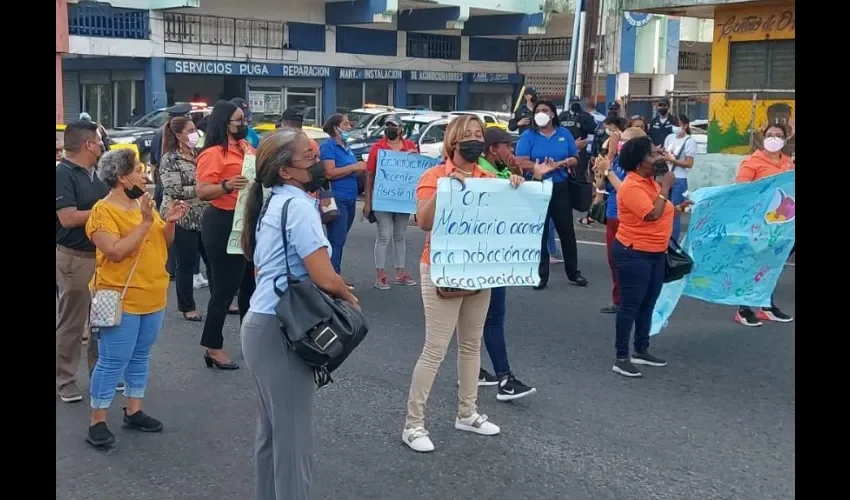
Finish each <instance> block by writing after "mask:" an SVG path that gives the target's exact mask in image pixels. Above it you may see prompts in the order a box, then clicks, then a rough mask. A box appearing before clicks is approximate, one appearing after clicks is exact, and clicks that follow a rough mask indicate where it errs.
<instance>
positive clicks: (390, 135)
mask: <svg viewBox="0 0 850 500" xmlns="http://www.w3.org/2000/svg"><path fill="white" fill-rule="evenodd" d="M384 135H386V136H387V139H389V140H391V141H394V140H396V139H398V129H395V128H388V129H387V130H386V132H384Z"/></svg>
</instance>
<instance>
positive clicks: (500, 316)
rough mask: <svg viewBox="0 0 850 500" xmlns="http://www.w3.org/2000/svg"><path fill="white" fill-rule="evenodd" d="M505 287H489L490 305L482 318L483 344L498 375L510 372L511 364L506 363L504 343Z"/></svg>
mask: <svg viewBox="0 0 850 500" xmlns="http://www.w3.org/2000/svg"><path fill="white" fill-rule="evenodd" d="M506 296H507V289H506V288H505V287H499V288H491V289H490V307H489V308H488V309H487V318H486V319H485V320H484V345H485V346H486V347H487V354H489V355H490V362H491V363H493V371H494V372H496V375H498V376H499V377H502V376H505V375H508V374H510V373H511V365H510V364H509V363H508V346H507V345H506V344H505V298H506Z"/></svg>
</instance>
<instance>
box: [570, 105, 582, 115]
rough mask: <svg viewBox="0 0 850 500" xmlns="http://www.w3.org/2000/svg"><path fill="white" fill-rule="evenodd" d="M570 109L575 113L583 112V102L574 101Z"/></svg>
mask: <svg viewBox="0 0 850 500" xmlns="http://www.w3.org/2000/svg"><path fill="white" fill-rule="evenodd" d="M570 111H572V112H573V113H574V114H580V113H581V104H579V103H573V104H572V105H570Z"/></svg>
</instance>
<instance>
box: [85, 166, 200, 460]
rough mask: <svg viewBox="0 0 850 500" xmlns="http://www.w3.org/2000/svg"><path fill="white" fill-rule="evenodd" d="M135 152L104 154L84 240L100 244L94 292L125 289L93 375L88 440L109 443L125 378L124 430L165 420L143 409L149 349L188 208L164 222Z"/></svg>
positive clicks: (174, 208)
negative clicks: (104, 188)
mask: <svg viewBox="0 0 850 500" xmlns="http://www.w3.org/2000/svg"><path fill="white" fill-rule="evenodd" d="M141 167H142V165H141V164H140V163H139V161H138V159H137V157H136V153H135V151H132V150H130V149H117V150H114V151H110V152H107V153H104V155H103V156H102V157H101V159H100V168H99V169H98V176H99V177H100V179H101V180H102V181H103V182H104V183H106V184H107V185H108V186H109V187H110V188H111V190H110V191H109V194H108V195H106V197H105V198H104V199H102V200H100V201H98V202H97V203H95V204H94V206H93V207H92V209H91V215H90V216H89V220H88V222H87V223H86V235H88V237H89V238H91V240H92V243H94V244H95V246H96V247H97V255H96V263H95V273H94V277H93V278H92V282H91V288H92V289H93V290H114V291H117V292H122V295H123V299H122V300H121V322H120V324H118V325H117V326H112V327H105V328H101V329H100V332H99V342H98V351H99V357H98V360H97V365H95V367H94V371H93V372H92V375H91V387H90V388H89V394H90V398H91V408H92V410H91V417H90V418H89V429H88V434H87V436H86V441H88V442H89V444H91V445H92V446H95V447H106V446H110V445H111V444H113V443H114V442H115V436H114V435H113V434H112V432H110V431H109V428H108V427H107V426H106V416H107V411H108V410H109V407H110V406H111V405H112V400H113V399H114V398H115V386H116V384H117V383H118V381H119V380H120V379H121V377H122V376H123V377H124V378H125V379H126V387H125V389H124V396H125V397H126V398H127V407H126V408H125V409H124V425H125V426H126V427H129V428H132V429H136V430H140V431H142V432H159V431H161V430H162V423H161V422H160V421H159V420H157V419H155V418H152V417H149V416H148V415H146V414H145V413H144V412H143V411H142V400H143V399H144V397H145V390H146V389H147V383H148V369H149V359H150V352H151V347H152V346H153V343H154V342H155V341H156V338H157V336H158V335H159V330H160V328H162V319H163V317H164V311H165V303H166V300H167V299H168V273H167V272H166V271H165V261H166V260H167V258H168V257H167V256H168V247H169V246H170V245H171V243H172V242H173V241H174V226H175V223H176V222H177V221H178V220H179V219H180V218H181V217H183V216H184V215H185V214H186V211H187V210H188V207H187V206H186V204H185V203H184V202H182V201H175V202H174V203H172V204H171V206H170V207H169V208H168V210H167V211H166V213H165V220H163V219H162V218H161V217H160V216H159V214H158V213H157V211H156V208H154V202H153V199H152V198H151V195H150V194H148V193H146V192H145V190H144V185H145V177H144V174H143V173H142V168H141Z"/></svg>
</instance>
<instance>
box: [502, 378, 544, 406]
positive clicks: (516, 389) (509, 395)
mask: <svg viewBox="0 0 850 500" xmlns="http://www.w3.org/2000/svg"><path fill="white" fill-rule="evenodd" d="M535 392H537V389H535V388H534V387H528V386H527V385H525V384H523V383H522V382H520V381H519V379H517V378H516V377H514V376H513V374H510V375H507V376H506V377H503V378H502V380H501V381H500V382H499V392H498V393H497V394H496V399H498V400H499V401H513V400H514V399H519V398H524V397H526V396H531V395H532V394H534V393H535Z"/></svg>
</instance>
